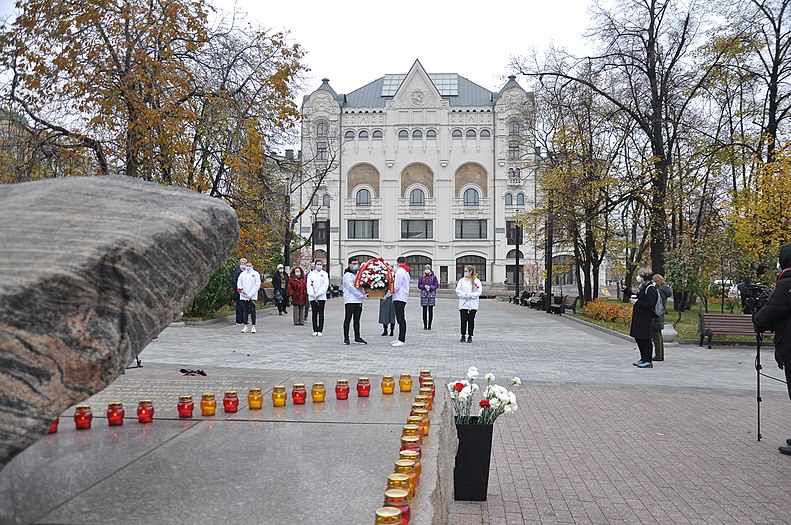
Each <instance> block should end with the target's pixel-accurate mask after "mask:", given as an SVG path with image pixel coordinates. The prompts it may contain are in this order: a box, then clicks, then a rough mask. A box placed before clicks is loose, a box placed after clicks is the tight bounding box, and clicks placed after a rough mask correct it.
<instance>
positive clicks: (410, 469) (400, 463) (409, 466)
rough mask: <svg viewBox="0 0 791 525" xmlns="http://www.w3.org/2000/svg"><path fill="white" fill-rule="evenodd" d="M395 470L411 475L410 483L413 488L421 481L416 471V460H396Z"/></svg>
mask: <svg viewBox="0 0 791 525" xmlns="http://www.w3.org/2000/svg"><path fill="white" fill-rule="evenodd" d="M393 472H395V473H396V474H406V475H407V476H409V484H410V485H411V486H412V487H413V488H414V487H416V486H417V484H418V483H419V480H418V479H417V472H416V471H415V462H414V461H412V460H411V459H398V460H396V462H395V468H394V469H393Z"/></svg>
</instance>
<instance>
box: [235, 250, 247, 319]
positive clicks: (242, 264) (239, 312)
mask: <svg viewBox="0 0 791 525" xmlns="http://www.w3.org/2000/svg"><path fill="white" fill-rule="evenodd" d="M245 269H247V259H245V258H244V257H242V258H241V259H239V266H237V267H236V269H235V270H234V271H233V279H231V286H233V300H234V302H235V303H236V324H237V325H240V326H241V325H243V324H244V304H242V300H241V299H239V285H238V284H237V283H238V282H239V276H240V275H241V274H242V272H243V271H245Z"/></svg>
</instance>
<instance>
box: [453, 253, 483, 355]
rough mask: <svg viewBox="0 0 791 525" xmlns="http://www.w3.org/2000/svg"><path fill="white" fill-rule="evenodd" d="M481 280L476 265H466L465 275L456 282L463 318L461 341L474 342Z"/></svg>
mask: <svg viewBox="0 0 791 525" xmlns="http://www.w3.org/2000/svg"><path fill="white" fill-rule="evenodd" d="M481 292H483V288H482V287H481V280H480V279H478V274H477V273H476V272H475V266H472V265H467V266H465V267H464V277H462V278H461V279H459V282H458V283H456V295H457V296H458V297H459V317H460V320H461V339H459V342H460V343H472V336H473V334H474V333H475V314H477V313H478V305H479V302H480V297H481Z"/></svg>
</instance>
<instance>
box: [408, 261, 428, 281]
mask: <svg viewBox="0 0 791 525" xmlns="http://www.w3.org/2000/svg"><path fill="white" fill-rule="evenodd" d="M406 264H407V266H409V278H410V279H414V280H418V279H420V276H421V275H423V270H424V268H425V266H426V265H427V264H431V259H429V258H428V257H426V256H424V255H410V256H409V257H407V258H406Z"/></svg>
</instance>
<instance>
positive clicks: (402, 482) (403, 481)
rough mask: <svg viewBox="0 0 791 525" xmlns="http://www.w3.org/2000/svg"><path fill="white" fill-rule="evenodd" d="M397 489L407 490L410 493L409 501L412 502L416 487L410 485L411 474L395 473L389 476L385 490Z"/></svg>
mask: <svg viewBox="0 0 791 525" xmlns="http://www.w3.org/2000/svg"><path fill="white" fill-rule="evenodd" d="M390 489H397V490H405V491H407V492H408V493H409V496H407V501H408V502H409V503H412V497H413V496H414V495H415V489H413V488H412V487H411V486H410V485H409V476H407V475H406V474H400V473H395V472H394V473H393V474H390V475H388V476H387V488H386V489H385V490H390Z"/></svg>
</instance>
